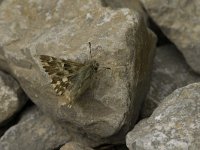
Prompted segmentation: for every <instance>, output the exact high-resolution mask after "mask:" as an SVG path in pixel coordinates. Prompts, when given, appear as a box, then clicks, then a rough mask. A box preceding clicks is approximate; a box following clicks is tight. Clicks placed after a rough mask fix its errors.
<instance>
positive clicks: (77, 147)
mask: <svg viewBox="0 0 200 150" xmlns="http://www.w3.org/2000/svg"><path fill="white" fill-rule="evenodd" d="M60 150H93V149H92V148H89V147H86V146H84V145H81V144H80V143H76V142H69V143H67V144H65V145H64V146H62V147H61V148H60Z"/></svg>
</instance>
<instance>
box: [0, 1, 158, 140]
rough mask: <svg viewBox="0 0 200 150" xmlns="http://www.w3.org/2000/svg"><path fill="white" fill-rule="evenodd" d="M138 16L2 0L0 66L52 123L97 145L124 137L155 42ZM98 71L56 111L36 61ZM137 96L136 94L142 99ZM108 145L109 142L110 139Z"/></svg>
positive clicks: (96, 7)
mask: <svg viewBox="0 0 200 150" xmlns="http://www.w3.org/2000/svg"><path fill="white" fill-rule="evenodd" d="M141 18H142V17H140V14H139V13H138V12H137V11H130V10H129V9H117V10H112V9H110V8H105V7H102V6H101V2H100V1H93V0H84V1H79V0H75V1H74V0H73V1H70V0H68V1H56V0H53V1H51V3H49V1H40V0H35V1H27V0H6V1H3V2H2V4H1V7H0V20H1V24H0V45H1V49H0V67H1V68H3V69H7V68H8V69H7V71H10V72H11V73H12V74H13V75H14V76H15V77H16V78H17V79H18V81H19V82H20V84H21V85H22V87H23V89H24V90H25V92H26V93H27V95H28V96H29V97H30V98H31V99H32V100H33V101H34V103H35V104H36V105H37V106H38V107H40V108H41V109H42V111H43V112H45V113H48V114H49V115H50V116H51V117H54V119H56V120H57V121H62V122H70V123H71V124H73V125H74V126H76V127H78V128H80V130H81V131H83V133H85V134H87V135H88V136H89V137H91V138H92V139H94V137H95V139H96V140H97V141H98V139H99V140H101V139H103V138H106V137H109V136H112V135H114V136H112V137H111V138H112V139H113V141H117V140H121V139H119V137H120V138H124V137H123V135H124V134H126V132H127V130H129V128H130V126H131V125H132V124H134V123H135V122H136V120H137V118H138V114H139V110H140V106H141V103H142V102H143V100H144V97H145V95H146V93H147V91H148V88H149V77H150V72H151V65H152V59H153V55H154V45H155V42H156V38H155V36H154V34H153V33H152V32H150V31H149V30H148V29H147V28H146V26H145V24H144V22H143V20H142V19H141ZM89 41H90V42H91V43H92V48H93V49H92V57H93V58H94V59H95V60H97V61H98V62H99V63H100V65H101V66H106V67H110V68H111V70H102V71H99V72H98V73H97V74H96V79H95V80H94V84H93V85H92V88H91V89H89V90H88V91H87V92H85V94H84V95H83V96H82V97H81V98H80V99H79V100H77V102H76V103H75V104H74V105H73V107H72V108H68V107H65V106H64V107H60V105H59V102H60V101H62V100H63V98H62V97H58V96H56V94H55V92H54V91H53V89H52V87H51V85H50V81H51V79H50V78H49V77H48V76H46V74H45V73H44V71H43V69H42V68H41V63H40V62H39V60H38V57H37V56H38V55H40V54H46V55H51V56H54V57H58V58H63V59H71V60H74V61H78V62H84V61H86V60H87V59H88V58H89V48H88V42H89ZM4 66H7V68H5V67H4ZM141 93H143V94H141ZM110 141H111V140H110Z"/></svg>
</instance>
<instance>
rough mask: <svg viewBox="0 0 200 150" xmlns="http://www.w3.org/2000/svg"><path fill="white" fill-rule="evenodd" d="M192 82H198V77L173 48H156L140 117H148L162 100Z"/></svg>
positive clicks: (171, 46)
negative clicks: (149, 81) (150, 77)
mask: <svg viewBox="0 0 200 150" xmlns="http://www.w3.org/2000/svg"><path fill="white" fill-rule="evenodd" d="M194 82H200V76H199V75H197V74H195V73H194V72H193V71H192V70H191V68H190V67H189V66H188V65H187V64H186V62H185V60H184V58H183V56H182V55H181V54H180V53H179V52H178V50H177V49H176V47H175V46H173V45H166V46H161V47H158V48H157V51H156V56H155V59H154V66H153V73H152V79H151V85H150V90H149V93H148V95H147V99H146V100H145V103H144V106H143V108H142V109H143V110H142V115H141V117H142V118H145V117H149V116H150V115H151V114H152V112H153V111H154V109H155V108H156V107H157V106H158V105H159V104H160V103H161V102H162V100H163V99H164V98H165V97H166V96H167V95H169V94H171V93H172V92H173V91H174V90H175V89H177V88H180V87H183V86H186V85H188V84H190V83H194Z"/></svg>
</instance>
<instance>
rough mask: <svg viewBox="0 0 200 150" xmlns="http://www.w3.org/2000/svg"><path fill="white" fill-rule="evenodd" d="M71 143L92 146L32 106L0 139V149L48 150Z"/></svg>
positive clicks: (85, 139)
mask: <svg viewBox="0 0 200 150" xmlns="http://www.w3.org/2000/svg"><path fill="white" fill-rule="evenodd" d="M76 132H77V131H76ZM71 141H74V142H82V144H83V145H84V144H91V145H93V144H92V143H90V142H91V141H89V142H88V141H87V138H86V137H84V138H83V137H82V136H81V135H80V136H79V134H76V133H75V132H73V131H72V130H71V129H70V125H68V129H66V128H64V127H63V126H62V125H61V124H59V123H57V122H55V121H53V120H52V119H50V118H49V117H48V116H46V115H44V114H43V113H42V112H41V111H39V110H38V108H36V107H35V106H34V107H32V108H31V109H30V110H27V111H26V112H25V113H24V114H23V116H22V118H21V120H20V122H19V123H18V124H16V125H14V126H12V127H11V128H10V129H8V130H7V131H6V132H5V134H4V135H3V136H2V137H1V139H0V149H1V150H27V149H28V150H49V149H55V148H58V147H59V146H60V145H63V144H64V143H67V142H71Z"/></svg>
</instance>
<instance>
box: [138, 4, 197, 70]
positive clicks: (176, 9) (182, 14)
mask: <svg viewBox="0 0 200 150" xmlns="http://www.w3.org/2000/svg"><path fill="white" fill-rule="evenodd" d="M141 1H142V3H143V5H144V7H145V8H146V10H147V12H148V13H149V15H150V16H151V17H152V19H153V20H154V21H155V22H156V24H158V25H159V27H160V28H161V30H162V31H163V32H164V34H165V35H166V36H167V37H168V38H169V39H170V41H172V42H173V43H175V45H176V46H177V47H178V49H179V50H180V51H181V52H182V53H183V55H184V57H185V58H186V61H187V62H188V64H189V65H190V66H191V67H192V68H193V70H195V71H196V72H197V73H200V59H199V58H200V44H199V39H200V23H199V20H200V15H199V12H200V1H199V0H193V1H192V2H191V1H190V0H173V1H161V0H141Z"/></svg>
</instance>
